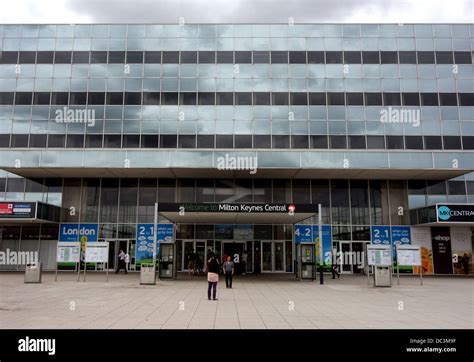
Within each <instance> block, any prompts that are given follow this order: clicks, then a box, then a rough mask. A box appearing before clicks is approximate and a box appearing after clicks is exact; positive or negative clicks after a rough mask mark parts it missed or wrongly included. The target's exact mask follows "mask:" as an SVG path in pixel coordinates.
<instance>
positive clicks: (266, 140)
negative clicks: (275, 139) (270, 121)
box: [253, 135, 272, 148]
mask: <svg viewBox="0 0 474 362" xmlns="http://www.w3.org/2000/svg"><path fill="white" fill-rule="evenodd" d="M271 146H272V137H271V136H270V135H254V136H253V147H254V148H271Z"/></svg>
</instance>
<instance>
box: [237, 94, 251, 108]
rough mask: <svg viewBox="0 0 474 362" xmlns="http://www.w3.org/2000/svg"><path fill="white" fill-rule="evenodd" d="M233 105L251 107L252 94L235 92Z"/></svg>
mask: <svg viewBox="0 0 474 362" xmlns="http://www.w3.org/2000/svg"><path fill="white" fill-rule="evenodd" d="M235 105H237V106H251V105H252V93H250V92H236V93H235Z"/></svg>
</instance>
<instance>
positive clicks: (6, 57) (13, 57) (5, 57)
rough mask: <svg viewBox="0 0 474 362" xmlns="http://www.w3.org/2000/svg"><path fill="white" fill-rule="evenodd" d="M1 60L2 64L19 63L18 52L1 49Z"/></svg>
mask: <svg viewBox="0 0 474 362" xmlns="http://www.w3.org/2000/svg"><path fill="white" fill-rule="evenodd" d="M0 61H1V63H2V64H17V62H18V52H2V51H0ZM69 62H70V61H69Z"/></svg>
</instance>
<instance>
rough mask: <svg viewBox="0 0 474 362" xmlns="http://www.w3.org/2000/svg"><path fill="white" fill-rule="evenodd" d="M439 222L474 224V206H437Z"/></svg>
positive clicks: (437, 219)
mask: <svg viewBox="0 0 474 362" xmlns="http://www.w3.org/2000/svg"><path fill="white" fill-rule="evenodd" d="M436 221H437V222H461V223H462V222H474V204H436Z"/></svg>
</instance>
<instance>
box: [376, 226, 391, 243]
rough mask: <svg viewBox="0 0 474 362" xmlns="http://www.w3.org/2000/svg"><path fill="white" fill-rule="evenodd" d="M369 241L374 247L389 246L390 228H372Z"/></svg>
mask: <svg viewBox="0 0 474 362" xmlns="http://www.w3.org/2000/svg"><path fill="white" fill-rule="evenodd" d="M371 239H372V244H374V245H390V244H391V233H390V226H372V227H371Z"/></svg>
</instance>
